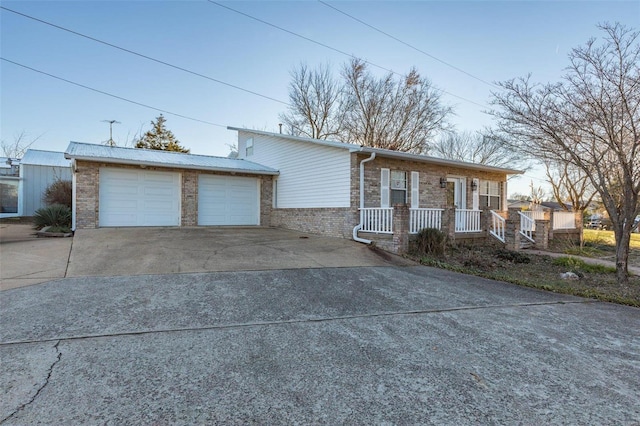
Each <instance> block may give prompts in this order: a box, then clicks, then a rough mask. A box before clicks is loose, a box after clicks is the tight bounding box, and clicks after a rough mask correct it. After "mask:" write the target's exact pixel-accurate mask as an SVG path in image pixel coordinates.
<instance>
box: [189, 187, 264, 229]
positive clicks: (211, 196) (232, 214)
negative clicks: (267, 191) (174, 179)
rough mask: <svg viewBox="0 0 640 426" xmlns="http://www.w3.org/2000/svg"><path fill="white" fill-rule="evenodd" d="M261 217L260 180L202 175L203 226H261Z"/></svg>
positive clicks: (200, 219)
mask: <svg viewBox="0 0 640 426" xmlns="http://www.w3.org/2000/svg"><path fill="white" fill-rule="evenodd" d="M259 216H260V210H259V193H258V180H257V179H256V178H247V177H238V176H215V175H200V177H199V179H198V224H199V225H259V224H260V218H259Z"/></svg>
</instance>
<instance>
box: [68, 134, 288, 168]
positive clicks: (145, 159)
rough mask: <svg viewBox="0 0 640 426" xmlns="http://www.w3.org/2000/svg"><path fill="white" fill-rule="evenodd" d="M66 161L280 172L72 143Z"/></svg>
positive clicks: (221, 160) (254, 165) (225, 161)
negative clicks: (68, 159)
mask: <svg viewBox="0 0 640 426" xmlns="http://www.w3.org/2000/svg"><path fill="white" fill-rule="evenodd" d="M64 156H65V157H66V158H70V159H76V160H85V161H100V162H104V163H116V164H133V165H147V166H160V167H171V168H181V169H195V170H214V171H227V172H238V173H251V174H264V175H277V174H278V171H277V170H275V169H272V168H271V167H266V166H263V165H261V164H258V163H253V162H251V161H247V160H239V159H235V158H227V157H212V156H208V155H195V154H184V153H181V152H171V151H158V150H153V149H140V148H124V147H119V146H108V145H96V144H89V143H81V142H71V143H70V144H69V146H68V147H67V150H66V151H65V153H64Z"/></svg>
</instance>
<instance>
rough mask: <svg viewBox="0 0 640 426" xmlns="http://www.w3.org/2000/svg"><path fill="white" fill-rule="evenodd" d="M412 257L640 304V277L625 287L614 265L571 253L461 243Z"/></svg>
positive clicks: (467, 271) (561, 290) (532, 284)
mask: <svg viewBox="0 0 640 426" xmlns="http://www.w3.org/2000/svg"><path fill="white" fill-rule="evenodd" d="M594 232H608V231H594ZM585 234H586V233H585ZM635 236H636V238H637V239H636V241H637V244H638V248H636V249H635V251H636V252H640V238H639V237H640V236H638V235H635ZM602 239H604V237H603V238H602ZM598 244H599V245H600V244H601V243H598ZM602 244H604V243H602ZM600 249H602V253H604V254H605V255H606V256H609V255H610V253H609V251H610V250H609V248H608V246H607V245H605V246H604V247H600V246H599V247H598V250H600ZM638 257H640V256H638ZM412 258H413V259H414V260H417V261H419V262H420V263H422V264H423V265H427V266H435V267H439V268H443V269H449V270H452V271H456V272H462V273H465V274H472V275H478V276H482V277H485V278H490V279H495V280H500V281H506V282H511V283H514V284H519V285H523V286H527V287H534V288H539V289H542V290H547V291H553V292H555V293H563V294H571V295H574V296H582V297H589V298H594V299H598V300H602V301H607V302H614V303H620V304H624V305H631V306H638V307H640V277H638V276H631V277H630V280H629V285H628V286H627V287H624V288H623V287H621V286H619V285H618V283H617V282H616V276H615V269H613V268H607V267H602V266H594V265H588V264H585V263H584V262H582V261H580V260H579V259H576V258H573V257H570V256H567V257H561V258H551V257H550V256H544V255H534V254H530V253H527V252H526V250H525V251H519V252H512V251H508V250H505V249H502V248H492V247H487V246H475V247H474V246H470V247H467V246H459V247H449V248H447V249H446V250H445V254H444V256H440V257H433V256H419V255H415V254H414V255H413V256H412ZM566 272H573V273H574V274H576V275H577V279H569V280H565V279H562V278H561V274H563V273H566Z"/></svg>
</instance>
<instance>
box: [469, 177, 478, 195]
mask: <svg viewBox="0 0 640 426" xmlns="http://www.w3.org/2000/svg"><path fill="white" fill-rule="evenodd" d="M471 190H472V191H473V192H476V191H477V190H478V183H477V182H476V181H475V180H472V181H471Z"/></svg>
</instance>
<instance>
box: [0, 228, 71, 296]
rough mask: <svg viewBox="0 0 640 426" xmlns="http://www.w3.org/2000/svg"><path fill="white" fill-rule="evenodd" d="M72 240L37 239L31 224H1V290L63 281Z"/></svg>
mask: <svg viewBox="0 0 640 426" xmlns="http://www.w3.org/2000/svg"><path fill="white" fill-rule="evenodd" d="M71 244H72V239H71V238H38V237H37V236H36V231H35V230H34V229H33V227H32V225H30V224H13V223H11V224H9V223H0V290H7V289H10V288H16V287H22V286H26V285H33V284H39V283H43V282H47V281H51V280H53V279H56V278H63V277H64V276H65V273H66V271H67V262H68V260H69V252H70V250H71Z"/></svg>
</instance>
